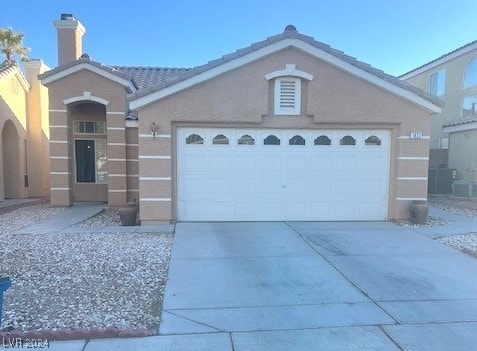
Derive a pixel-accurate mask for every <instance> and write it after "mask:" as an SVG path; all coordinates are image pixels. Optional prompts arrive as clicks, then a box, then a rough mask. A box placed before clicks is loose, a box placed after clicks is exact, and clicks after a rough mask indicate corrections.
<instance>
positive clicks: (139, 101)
mask: <svg viewBox="0 0 477 351" xmlns="http://www.w3.org/2000/svg"><path fill="white" fill-rule="evenodd" d="M289 47H295V48H297V49H299V50H302V51H304V52H306V53H308V54H310V55H312V56H314V57H316V58H318V59H322V60H324V61H326V62H328V63H330V64H331V65H333V66H336V67H338V68H340V69H342V70H344V71H346V72H348V73H350V74H352V75H355V76H357V77H360V78H362V79H364V80H366V81H368V82H369V83H371V84H374V85H376V86H378V87H381V88H383V89H384V90H387V91H390V92H391V93H393V94H396V95H398V96H400V97H402V98H403V99H406V100H408V101H410V102H412V103H415V104H417V105H419V106H421V107H422V108H424V109H426V110H428V111H429V112H433V113H440V112H441V108H440V107H439V106H437V105H436V104H434V103H432V102H430V101H428V100H426V99H424V98H423V97H421V96H419V95H417V94H415V93H413V92H411V91H409V90H407V89H404V88H401V87H398V86H396V85H394V84H392V83H390V82H388V81H386V80H384V79H382V78H379V77H377V76H375V75H373V74H371V73H369V72H366V71H364V70H362V69H360V68H358V67H356V66H354V65H352V64H350V63H348V62H346V61H343V60H342V59H340V58H338V57H336V56H333V55H331V54H329V53H327V52H325V51H323V50H321V49H318V48H317V47H315V46H313V45H311V44H308V43H306V42H304V41H302V40H300V39H290V38H286V39H283V40H280V41H278V42H276V43H273V44H270V45H267V46H265V47H263V48H261V49H258V50H256V51H253V52H251V53H250V54H247V55H244V56H242V57H239V58H237V59H235V60H232V61H229V62H226V63H224V64H222V65H219V66H217V67H214V68H211V69H209V70H207V71H205V72H203V73H200V74H197V75H195V76H192V77H190V78H188V79H185V80H183V81H180V82H178V83H176V84H173V85H171V86H168V87H165V88H163V89H160V90H158V91H155V92H152V93H150V94H147V95H144V96H141V97H138V98H135V99H134V98H133V99H132V100H131V101H130V102H129V107H130V108H131V109H132V110H135V109H138V108H141V107H143V106H146V105H148V104H150V103H152V102H155V101H157V100H159V99H162V98H164V97H166V96H169V95H172V94H174V93H177V92H179V91H181V90H184V89H186V88H189V87H191V86H193V85H196V84H199V83H202V82H204V81H206V80H209V79H212V78H214V77H217V76H218V75H221V74H223V73H225V72H228V71H230V70H232V69H235V68H238V67H241V66H244V65H246V64H248V63H250V62H253V61H255V60H258V59H260V58H262V57H264V56H267V55H270V54H273V53H275V52H277V51H279V50H282V49H285V48H289Z"/></svg>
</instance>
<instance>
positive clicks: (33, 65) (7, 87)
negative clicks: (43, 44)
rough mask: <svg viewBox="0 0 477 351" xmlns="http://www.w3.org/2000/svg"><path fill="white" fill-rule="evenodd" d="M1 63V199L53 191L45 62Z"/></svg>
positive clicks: (41, 195) (46, 194)
mask: <svg viewBox="0 0 477 351" xmlns="http://www.w3.org/2000/svg"><path fill="white" fill-rule="evenodd" d="M23 67H24V69H25V75H24V74H23V73H22V71H21V70H20V68H19V67H18V66H17V64H16V63H13V64H9V63H7V62H6V61H5V62H3V63H1V64H0V133H1V134H0V201H3V200H4V199H10V198H24V197H43V196H49V194H50V168H49V158H48V156H49V151H48V150H49V122H48V90H47V89H46V88H45V87H43V86H41V84H40V82H39V81H38V77H37V76H38V74H41V73H43V72H45V71H47V70H49V68H48V67H47V66H45V65H44V64H43V63H42V62H41V61H39V60H36V61H30V62H25V63H24V64H23Z"/></svg>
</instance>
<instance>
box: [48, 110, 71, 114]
mask: <svg viewBox="0 0 477 351" xmlns="http://www.w3.org/2000/svg"><path fill="white" fill-rule="evenodd" d="M48 112H59V113H66V112H68V110H55V109H51V110H48Z"/></svg>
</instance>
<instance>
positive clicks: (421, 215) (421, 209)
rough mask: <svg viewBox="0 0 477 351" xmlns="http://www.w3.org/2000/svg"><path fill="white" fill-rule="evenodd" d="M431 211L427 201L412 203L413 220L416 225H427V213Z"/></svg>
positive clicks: (414, 201)
mask: <svg viewBox="0 0 477 351" xmlns="http://www.w3.org/2000/svg"><path fill="white" fill-rule="evenodd" d="M428 211H429V209H428V206H427V201H425V200H413V201H412V203H411V219H412V223H414V224H426V223H427V213H428Z"/></svg>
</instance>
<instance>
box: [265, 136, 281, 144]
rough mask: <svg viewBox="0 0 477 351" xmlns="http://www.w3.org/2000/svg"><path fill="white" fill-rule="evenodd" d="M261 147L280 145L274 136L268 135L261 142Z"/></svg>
mask: <svg viewBox="0 0 477 351" xmlns="http://www.w3.org/2000/svg"><path fill="white" fill-rule="evenodd" d="M263 145H280V139H279V138H278V137H276V136H275V135H269V136H267V137H266V138H265V139H264V140H263Z"/></svg>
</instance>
